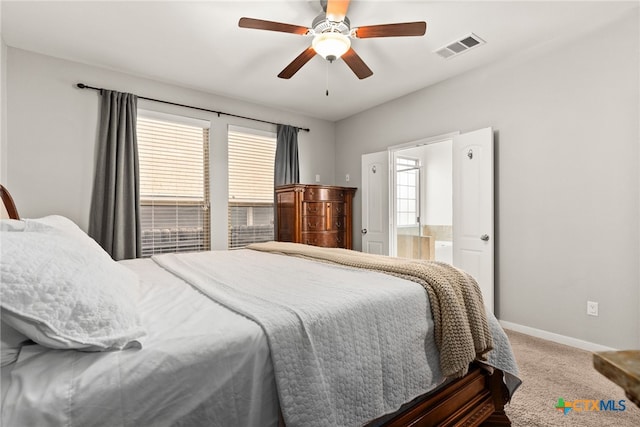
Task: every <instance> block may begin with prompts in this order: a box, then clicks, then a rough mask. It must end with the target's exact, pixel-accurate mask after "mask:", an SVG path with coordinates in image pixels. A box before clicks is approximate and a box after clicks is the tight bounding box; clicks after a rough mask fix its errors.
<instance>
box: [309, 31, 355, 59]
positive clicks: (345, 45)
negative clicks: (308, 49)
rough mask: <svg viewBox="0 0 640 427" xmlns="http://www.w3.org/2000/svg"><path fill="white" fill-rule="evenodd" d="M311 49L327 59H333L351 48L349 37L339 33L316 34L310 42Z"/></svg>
mask: <svg viewBox="0 0 640 427" xmlns="http://www.w3.org/2000/svg"><path fill="white" fill-rule="evenodd" d="M311 46H313V50H315V51H316V53H317V54H318V55H320V56H322V57H323V58H324V59H326V60H327V61H330V62H331V61H335V60H336V59H338V58H340V57H341V56H342V55H344V54H345V53H346V52H347V51H348V50H349V49H350V48H351V39H349V37H347V36H345V35H344V34H341V33H336V32H326V33H321V34H317V35H316V36H315V37H314V38H313V42H311Z"/></svg>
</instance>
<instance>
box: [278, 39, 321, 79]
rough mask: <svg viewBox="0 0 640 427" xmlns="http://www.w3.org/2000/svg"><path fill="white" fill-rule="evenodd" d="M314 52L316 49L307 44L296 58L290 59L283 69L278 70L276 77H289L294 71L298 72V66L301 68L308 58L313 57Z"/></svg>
mask: <svg viewBox="0 0 640 427" xmlns="http://www.w3.org/2000/svg"><path fill="white" fill-rule="evenodd" d="M315 54H316V51H315V50H314V49H313V48H312V47H311V46H309V47H308V48H307V49H305V50H304V51H302V53H301V54H300V55H298V56H297V57H296V59H294V60H293V61H291V63H290V64H289V65H287V66H286V67H285V68H284V70H282V71H280V74H278V77H280V78H281V79H290V78H291V77H293V75H294V74H295V73H297V72H298V70H299V69H300V68H302V66H303V65H304V64H306V63H307V62H309V60H310V59H311V58H313V57H314V56H315Z"/></svg>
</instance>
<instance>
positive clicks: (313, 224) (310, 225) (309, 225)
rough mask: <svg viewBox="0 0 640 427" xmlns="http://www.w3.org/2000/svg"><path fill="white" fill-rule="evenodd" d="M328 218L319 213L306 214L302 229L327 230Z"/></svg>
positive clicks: (303, 218)
mask: <svg viewBox="0 0 640 427" xmlns="http://www.w3.org/2000/svg"><path fill="white" fill-rule="evenodd" d="M326 224H327V218H326V217H324V216H317V215H313V216H311V215H306V216H303V217H302V231H325V230H326V229H327V226H326Z"/></svg>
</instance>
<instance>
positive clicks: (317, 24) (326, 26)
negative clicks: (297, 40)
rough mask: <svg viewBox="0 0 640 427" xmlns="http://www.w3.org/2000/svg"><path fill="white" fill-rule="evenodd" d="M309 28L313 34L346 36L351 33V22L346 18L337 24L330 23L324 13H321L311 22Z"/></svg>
mask: <svg viewBox="0 0 640 427" xmlns="http://www.w3.org/2000/svg"><path fill="white" fill-rule="evenodd" d="M311 28H313V33H314V34H322V33H328V32H332V33H340V34H344V35H345V36H348V35H349V34H350V33H351V22H350V21H349V18H347V17H346V16H345V17H344V19H343V20H342V21H339V22H335V21H330V20H329V19H327V16H326V15H325V14H324V13H321V14H320V15H318V16H316V18H315V19H314V20H313V23H312V24H311Z"/></svg>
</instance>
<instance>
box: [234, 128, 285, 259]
mask: <svg viewBox="0 0 640 427" xmlns="http://www.w3.org/2000/svg"><path fill="white" fill-rule="evenodd" d="M228 139H229V248H230V249H233V248H241V247H244V246H246V245H248V244H249V243H254V242H266V241H269V240H273V239H274V237H273V236H274V235H273V197H274V190H273V169H274V163H275V156H276V135H275V133H272V132H261V131H257V130H252V129H245V128H239V127H235V126H231V127H229V131H228Z"/></svg>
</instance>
